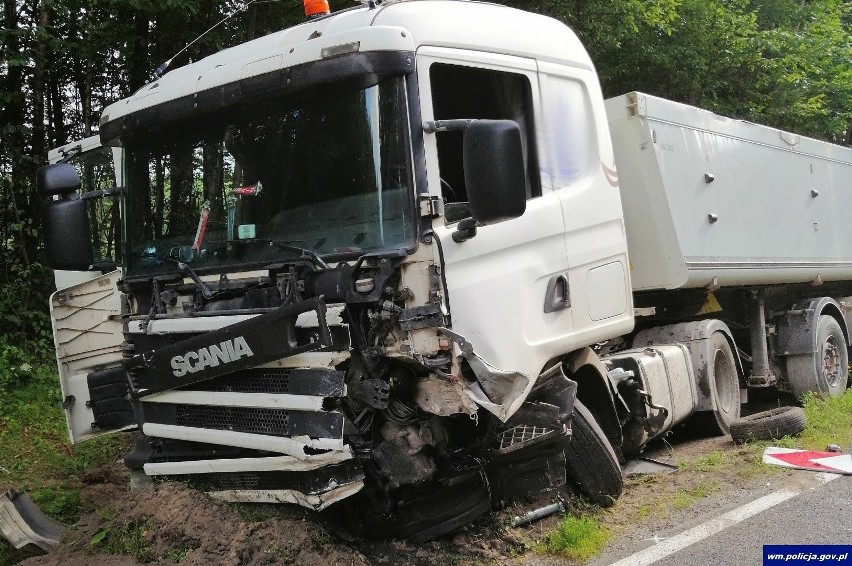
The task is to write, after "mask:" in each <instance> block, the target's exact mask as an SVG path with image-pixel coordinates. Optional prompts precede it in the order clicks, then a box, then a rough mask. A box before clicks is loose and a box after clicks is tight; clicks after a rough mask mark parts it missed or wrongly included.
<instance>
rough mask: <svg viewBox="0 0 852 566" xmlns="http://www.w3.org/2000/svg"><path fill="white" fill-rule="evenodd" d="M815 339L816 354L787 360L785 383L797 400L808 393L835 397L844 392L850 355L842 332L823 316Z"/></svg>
mask: <svg viewBox="0 0 852 566" xmlns="http://www.w3.org/2000/svg"><path fill="white" fill-rule="evenodd" d="M816 337H817V343H816V346H817V349H816V351H815V352H813V353H811V354H803V355H798V356H790V357H788V358H787V380H788V381H789V382H790V389H791V390H792V391H793V394H794V395H795V396H796V398H801V397H802V396H803V395H804V394H805V393H808V392H814V393H818V394H820V395H828V396H829V397H837V396H838V395H842V394H843V392H844V391H846V385H847V383H848V380H849V378H848V375H847V371H848V370H847V366H848V365H849V352H848V350H847V349H846V337H845V336H844V335H843V329H842V328H840V324H838V323H837V321H836V320H835V319H834V317H832V316H829V315H827V314H824V315H822V316H820V317H819V320H818V321H817V325H816Z"/></svg>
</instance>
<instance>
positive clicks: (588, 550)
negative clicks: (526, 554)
mask: <svg viewBox="0 0 852 566" xmlns="http://www.w3.org/2000/svg"><path fill="white" fill-rule="evenodd" d="M609 539H610V533H609V531H608V530H607V528H606V527H605V526H603V525H602V524H600V523H599V522H598V520H597V519H595V518H593V517H573V516H568V517H565V519H563V520H562V522H561V523H559V525H557V527H556V529H555V530H553V531H552V532H551V533H550V534H548V535H547V537H546V538H545V539H544V540H543V541H542V542H541V543H540V546H541V550H543V551H545V552H547V553H549V554H558V555H561V556H565V557H567V558H573V559H575V560H580V561H583V562H585V561H586V560H588V559H589V558H591V557H592V556H594V555H595V554H597V553H598V552H599V551H600V550H601V549H602V548H603V547H604V546H605V545H606V543H607V542H608V541H609Z"/></svg>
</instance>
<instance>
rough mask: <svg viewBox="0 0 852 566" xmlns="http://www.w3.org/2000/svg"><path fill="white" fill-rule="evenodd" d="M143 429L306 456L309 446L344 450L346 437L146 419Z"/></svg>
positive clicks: (162, 435)
mask: <svg viewBox="0 0 852 566" xmlns="http://www.w3.org/2000/svg"><path fill="white" fill-rule="evenodd" d="M142 432H143V433H144V434H145V435H146V436H152V437H155V438H171V439H173V440H186V441H189V442H201V443H204V444H218V445H222V446H239V447H240V448H251V449H253V450H266V451H268V452H278V453H280V454H287V455H289V456H294V457H296V458H299V459H304V458H305V457H306V456H307V455H308V454H307V452H306V451H305V450H306V449H307V448H316V449H326V450H343V439H342V438H308V437H307V436H300V437H293V438H285V437H281V436H268V435H265V434H249V433H244V432H233V431H229V430H210V429H207V428H196V427H188V426H172V425H164V424H158V423H145V424H144V425H142ZM341 435H342V431H341Z"/></svg>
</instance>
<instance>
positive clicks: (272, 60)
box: [101, 0, 593, 123]
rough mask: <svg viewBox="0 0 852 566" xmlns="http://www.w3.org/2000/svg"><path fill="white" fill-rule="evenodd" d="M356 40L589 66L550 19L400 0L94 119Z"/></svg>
mask: <svg viewBox="0 0 852 566" xmlns="http://www.w3.org/2000/svg"><path fill="white" fill-rule="evenodd" d="M356 41H357V42H358V43H359V48H360V51H362V52H364V51H388V50H390V51H416V50H417V48H418V47H420V46H421V45H430V46H442V47H456V48H464V49H471V50H477V51H484V52H490V53H503V54H509V55H516V56H521V57H530V58H535V59H539V60H548V61H552V62H559V63H562V64H568V65H571V66H575V67H580V68H584V69H592V68H593V66H592V62H591V59H590V58H589V56H588V54H587V53H586V50H585V48H584V47H583V46H582V44H581V43H580V41H579V39H578V38H577V36H576V35H575V34H574V32H573V31H571V30H570V29H569V28H568V27H566V26H565V25H564V24H562V23H561V22H559V21H557V20H554V19H552V18H548V17H546V16H542V15H539V14H533V13H530V12H524V11H521V10H516V9H514V8H508V7H505V6H499V5H496V4H487V3H482V2H471V1H466V0H405V1H399V2H393V3H389V4H384V5H382V6H380V7H377V8H374V9H369V8H367V7H358V8H354V9H351V10H345V11H341V12H337V13H335V14H332V15H331V16H328V17H324V18H320V19H318V20H314V21H309V22H306V23H304V24H300V25H297V26H294V27H292V28H289V29H285V30H282V31H279V32H275V33H272V34H269V35H267V36H264V37H261V38H258V39H255V40H253V41H249V42H246V43H243V44H240V45H237V46H235V47H231V48H229V49H225V50H223V51H220V52H219V53H216V54H214V55H211V56H209V57H206V58H204V59H202V60H200V61H197V62H195V63H192V64H189V65H185V66H183V67H180V68H177V69H175V70H174V71H171V72H169V73H167V74H166V75H164V76H163V77H162V78H161V79H159V80H157V81H155V82H153V83H150V84H147V85H145V86H144V87H142V88H141V89H140V90H139V91H137V92H136V93H134V94H133V95H132V96H130V97H128V98H126V99H124V100H120V101H118V102H116V103H114V104H112V105H110V106H109V107H107V108H106V110H105V111H104V114H103V117H102V120H101V123H104V122H106V121H112V120H115V119H116V118H119V117H121V116H125V115H127V114H130V113H133V112H135V111H138V110H141V109H143V108H148V107H151V106H154V105H157V104H160V103H163V102H166V101H169V100H175V99H178V98H181V97H184V96H187V95H191V94H193V93H196V92H200V91H204V90H207V89H211V88H215V87H217V86H221V85H225V84H228V83H232V82H234V81H237V80H240V79H245V78H247V77H251V76H255V75H260V74H264V73H268V72H272V71H275V70H278V69H285V68H288V67H292V66H294V65H299V64H302V63H306V62H309V61H315V60H319V59H321V58H322V55H321V52H322V49H323V48H326V47H332V46H338V45H342V44H346V43H352V42H356Z"/></svg>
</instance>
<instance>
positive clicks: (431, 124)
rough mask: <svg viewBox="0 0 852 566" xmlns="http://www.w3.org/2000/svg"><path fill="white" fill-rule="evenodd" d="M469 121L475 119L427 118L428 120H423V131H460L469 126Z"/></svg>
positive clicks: (432, 132) (430, 132)
mask: <svg viewBox="0 0 852 566" xmlns="http://www.w3.org/2000/svg"><path fill="white" fill-rule="evenodd" d="M471 122H476V120H474V119H469V120H468V119H463V120H429V121H428V122H423V131H424V132H426V133H427V134H434V133H435V132H460V131H462V130H464V129H466V128H467V127H468V126H470V124H471Z"/></svg>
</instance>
